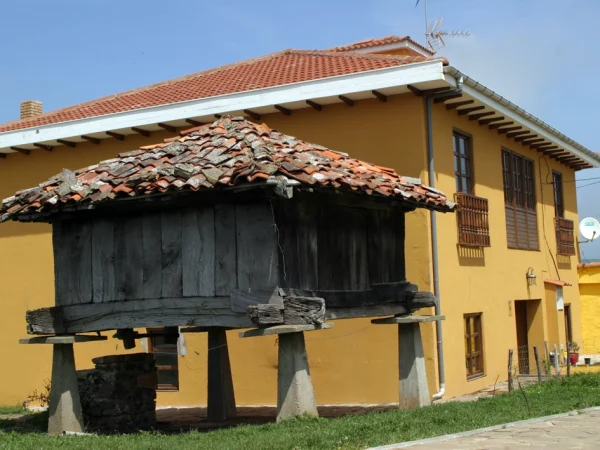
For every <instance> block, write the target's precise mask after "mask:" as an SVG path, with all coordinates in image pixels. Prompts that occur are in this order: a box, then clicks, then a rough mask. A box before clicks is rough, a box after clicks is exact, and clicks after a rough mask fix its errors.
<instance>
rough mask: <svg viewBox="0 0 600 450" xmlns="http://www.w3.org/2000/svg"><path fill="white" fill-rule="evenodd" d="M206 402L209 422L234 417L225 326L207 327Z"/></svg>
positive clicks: (233, 398)
mask: <svg viewBox="0 0 600 450" xmlns="http://www.w3.org/2000/svg"><path fill="white" fill-rule="evenodd" d="M207 403H208V404H207V417H208V420H209V421H211V422H220V421H224V420H228V419H232V418H234V417H236V409H235V395H234V392H233V379H232V378H231V365H230V363H229V348H228V347H227V334H226V333H225V328H217V327H215V328H209V329H208V402H207Z"/></svg>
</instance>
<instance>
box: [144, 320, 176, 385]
mask: <svg viewBox="0 0 600 450" xmlns="http://www.w3.org/2000/svg"><path fill="white" fill-rule="evenodd" d="M147 332H148V334H151V335H152V334H155V335H156V336H151V337H150V338H148V351H149V352H150V353H154V360H155V361H156V373H157V376H158V388H157V390H159V391H178V390H179V361H178V360H179V358H178V352H177V337H178V329H177V327H156V328H148V329H147Z"/></svg>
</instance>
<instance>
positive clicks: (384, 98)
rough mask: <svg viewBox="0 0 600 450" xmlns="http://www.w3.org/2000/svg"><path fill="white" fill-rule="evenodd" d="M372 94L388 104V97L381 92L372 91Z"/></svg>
mask: <svg viewBox="0 0 600 450" xmlns="http://www.w3.org/2000/svg"><path fill="white" fill-rule="evenodd" d="M371 94H373V95H374V96H375V97H377V98H378V99H379V100H381V101H382V102H387V96H386V95H384V94H382V93H381V92H379V91H371Z"/></svg>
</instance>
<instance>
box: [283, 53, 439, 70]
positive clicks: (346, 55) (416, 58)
mask: <svg viewBox="0 0 600 450" xmlns="http://www.w3.org/2000/svg"><path fill="white" fill-rule="evenodd" d="M288 52H289V53H295V54H302V55H315V56H328V57H333V58H340V57H341V58H360V59H371V60H391V61H402V62H408V63H418V62H425V61H442V62H443V63H444V65H445V66H447V65H448V64H449V63H448V60H447V59H446V58H445V57H443V56H412V55H387V54H382V53H360V52H355V51H354V52H353V51H350V50H348V51H333V50H295V49H291V50H288Z"/></svg>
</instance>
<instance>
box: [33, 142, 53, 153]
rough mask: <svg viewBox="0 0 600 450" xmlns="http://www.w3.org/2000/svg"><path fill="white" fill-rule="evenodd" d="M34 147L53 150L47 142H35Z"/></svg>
mask: <svg viewBox="0 0 600 450" xmlns="http://www.w3.org/2000/svg"><path fill="white" fill-rule="evenodd" d="M33 146H34V147H37V148H41V149H42V150H46V151H47V152H51V151H52V146H51V145H47V144H37V143H36V144H33Z"/></svg>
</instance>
